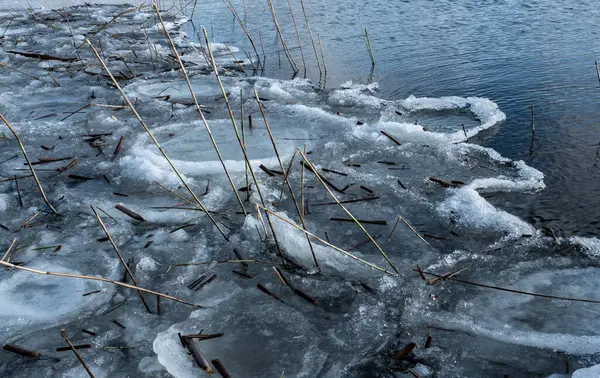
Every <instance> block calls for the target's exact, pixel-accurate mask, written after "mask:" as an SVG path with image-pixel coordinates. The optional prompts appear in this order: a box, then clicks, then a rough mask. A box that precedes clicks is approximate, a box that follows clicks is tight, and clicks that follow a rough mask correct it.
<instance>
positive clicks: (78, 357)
mask: <svg viewBox="0 0 600 378" xmlns="http://www.w3.org/2000/svg"><path fill="white" fill-rule="evenodd" d="M60 334H61V335H62V337H63V338H64V339H65V341H66V342H67V344H69V348H71V350H72V351H73V353H75V356H77V359H78V360H79V362H81V366H83V368H84V369H85V371H86V372H87V373H88V375H89V376H90V377H91V378H94V374H92V371H91V370H90V368H89V367H88V366H87V364H86V363H85V361H84V360H83V357H81V355H80V354H79V353H78V352H77V350H76V349H75V346H74V345H73V343H71V340H69V336H67V331H65V330H64V329H61V330H60Z"/></svg>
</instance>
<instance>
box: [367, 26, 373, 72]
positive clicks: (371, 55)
mask: <svg viewBox="0 0 600 378" xmlns="http://www.w3.org/2000/svg"><path fill="white" fill-rule="evenodd" d="M365 44H366V45H367V49H368V50H369V57H370V58H371V65H373V66H374V65H375V56H374V55H373V48H371V40H370V39H369V32H368V31H367V28H365Z"/></svg>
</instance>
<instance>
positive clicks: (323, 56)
mask: <svg viewBox="0 0 600 378" xmlns="http://www.w3.org/2000/svg"><path fill="white" fill-rule="evenodd" d="M317 37H318V39H319V47H320V48H321V59H323V70H324V71H325V75H327V64H325V54H324V53H323V42H321V33H317Z"/></svg>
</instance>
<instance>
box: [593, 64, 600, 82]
mask: <svg viewBox="0 0 600 378" xmlns="http://www.w3.org/2000/svg"><path fill="white" fill-rule="evenodd" d="M594 63H595V64H596V75H598V82H599V83H600V69H598V61H597V60H595V61H594Z"/></svg>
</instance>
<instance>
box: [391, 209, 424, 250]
mask: <svg viewBox="0 0 600 378" xmlns="http://www.w3.org/2000/svg"><path fill="white" fill-rule="evenodd" d="M400 221H402V222H404V224H405V225H406V226H407V227H408V228H410V230H411V231H412V232H413V233H414V234H415V235H417V237H418V238H419V239H421V241H422V242H423V243H425V244H427V245H429V243H428V242H427V240H425V239H424V238H423V237H422V236H421V235H420V234H419V233H418V232H417V230H415V229H414V227H413V226H411V225H410V224H409V223H408V222H407V221H406V219H404V217H402V215H398V219H397V220H396V224H394V228H393V229H392V232H391V233H390V237H389V238H388V241H390V240H392V235H393V234H394V231H395V230H396V226H398V222H400Z"/></svg>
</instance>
